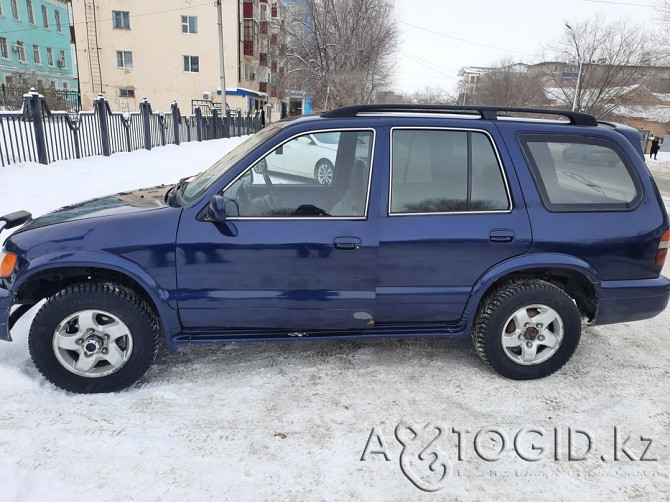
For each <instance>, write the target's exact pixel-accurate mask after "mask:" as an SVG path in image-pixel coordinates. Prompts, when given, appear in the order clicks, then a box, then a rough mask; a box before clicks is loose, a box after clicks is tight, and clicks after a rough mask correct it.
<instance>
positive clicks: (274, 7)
mask: <svg viewBox="0 0 670 502" xmlns="http://www.w3.org/2000/svg"><path fill="white" fill-rule="evenodd" d="M277 13H278V9H277V6H276V5H275V6H273V7H272V17H277Z"/></svg>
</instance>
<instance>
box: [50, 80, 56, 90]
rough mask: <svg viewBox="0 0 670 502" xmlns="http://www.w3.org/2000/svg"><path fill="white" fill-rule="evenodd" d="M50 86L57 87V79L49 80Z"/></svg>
mask: <svg viewBox="0 0 670 502" xmlns="http://www.w3.org/2000/svg"><path fill="white" fill-rule="evenodd" d="M49 87H52V88H54V87H56V81H55V80H49Z"/></svg>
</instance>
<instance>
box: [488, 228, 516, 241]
mask: <svg viewBox="0 0 670 502" xmlns="http://www.w3.org/2000/svg"><path fill="white" fill-rule="evenodd" d="M514 237H515V235H514V231H513V230H491V231H490V232H489V240H490V241H491V242H514Z"/></svg>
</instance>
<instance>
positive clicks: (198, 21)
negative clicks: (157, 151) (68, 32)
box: [73, 0, 283, 118]
mask: <svg viewBox="0 0 670 502" xmlns="http://www.w3.org/2000/svg"><path fill="white" fill-rule="evenodd" d="M222 1H223V4H222V5H223V33H224V62H225V82H226V102H227V104H228V106H229V107H230V108H231V109H238V108H239V109H241V110H242V111H247V110H260V109H265V110H266V113H267V112H269V111H271V110H273V113H272V115H273V117H275V118H277V117H278V115H279V112H278V110H279V109H280V108H281V99H282V98H283V95H282V92H281V90H280V86H279V85H278V82H279V80H280V78H281V76H282V74H283V64H282V59H281V58H282V39H283V37H282V35H281V30H282V23H283V19H282V14H283V3H282V2H281V1H280V0H222ZM73 13H74V19H75V34H76V42H77V57H78V61H79V78H80V87H81V93H82V103H83V107H84V108H87V107H89V106H90V105H91V103H92V100H93V99H95V97H96V96H97V95H98V94H100V93H102V94H103V95H104V96H105V97H106V98H107V100H108V101H109V103H110V105H111V107H112V108H113V109H116V110H126V111H134V110H136V109H137V108H138V106H139V102H140V100H141V99H142V98H147V99H148V100H149V102H150V103H151V104H152V106H153V108H154V109H156V110H166V109H168V108H169V107H170V104H171V103H172V102H173V101H177V103H178V104H179V106H180V109H181V110H182V112H183V113H186V112H188V113H190V112H191V109H192V106H193V105H194V104H195V101H198V100H205V101H213V102H214V103H215V104H220V103H221V94H220V93H221V90H220V86H221V79H220V57H219V42H218V40H219V38H218V37H219V31H218V30H219V28H218V22H217V5H216V2H215V1H214V0H212V1H211V2H203V1H197V2H196V1H193V0H191V1H186V0H162V1H161V2H147V1H146V0H74V2H73Z"/></svg>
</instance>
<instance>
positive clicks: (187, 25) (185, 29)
mask: <svg viewBox="0 0 670 502" xmlns="http://www.w3.org/2000/svg"><path fill="white" fill-rule="evenodd" d="M181 32H182V33H192V34H195V33H198V18H197V16H181Z"/></svg>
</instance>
